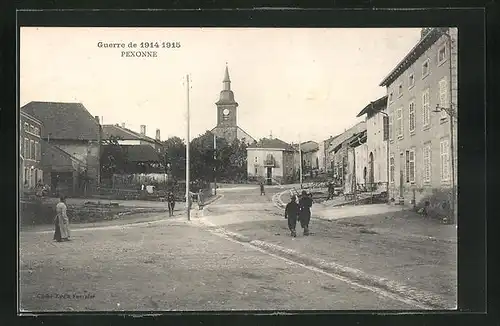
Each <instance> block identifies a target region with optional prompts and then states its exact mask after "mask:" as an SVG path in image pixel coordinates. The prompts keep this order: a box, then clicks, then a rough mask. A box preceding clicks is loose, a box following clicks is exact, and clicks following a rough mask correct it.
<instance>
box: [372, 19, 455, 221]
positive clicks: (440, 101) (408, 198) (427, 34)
mask: <svg viewBox="0 0 500 326" xmlns="http://www.w3.org/2000/svg"><path fill="white" fill-rule="evenodd" d="M457 42H458V39H457V29H456V28H424V29H422V31H421V38H420V40H419V41H418V43H417V44H416V45H415V46H414V47H413V48H412V49H411V50H410V52H409V53H408V54H407V55H406V56H405V57H404V58H403V59H402V60H401V62H400V63H398V64H397V66H396V67H395V68H394V69H393V70H392V71H391V72H390V73H389V74H388V75H387V77H385V78H384V79H383V81H382V82H381V83H380V86H385V87H386V88H387V96H388V104H387V107H388V113H389V137H390V196H391V197H392V198H393V199H394V200H395V201H396V202H399V203H402V204H403V203H404V204H406V203H414V204H416V205H417V206H420V205H426V206H427V207H428V210H431V211H435V212H437V213H441V214H445V215H447V214H449V213H450V208H451V206H450V205H451V203H452V202H454V203H455V204H456V196H453V199H452V194H453V192H452V186H454V187H455V189H456V181H455V180H457V178H456V177H457V175H456V166H457V161H456V159H457V153H456V146H453V144H454V143H455V144H456V139H457V138H456V137H457V129H456V122H457V112H458V111H457V109H458V102H457V49H458V44H457ZM441 108H444V109H443V110H442V109H441ZM450 109H451V111H450ZM448 113H451V115H450V114H448ZM452 119H453V122H454V128H453V130H452V129H451V126H450V122H452ZM452 134H453V137H452ZM453 156H454V160H453V161H452V157H453ZM453 170H454V173H453ZM455 212H456V210H455Z"/></svg>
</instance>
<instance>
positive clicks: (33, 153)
mask: <svg viewBox="0 0 500 326" xmlns="http://www.w3.org/2000/svg"><path fill="white" fill-rule="evenodd" d="M29 158H30V159H31V160H33V159H34V158H35V142H34V141H33V140H30V156H29Z"/></svg>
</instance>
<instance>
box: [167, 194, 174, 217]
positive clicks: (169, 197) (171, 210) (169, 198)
mask: <svg viewBox="0 0 500 326" xmlns="http://www.w3.org/2000/svg"><path fill="white" fill-rule="evenodd" d="M167 203H168V216H174V208H175V196H174V193H173V192H171V191H170V192H169V193H168V195H167Z"/></svg>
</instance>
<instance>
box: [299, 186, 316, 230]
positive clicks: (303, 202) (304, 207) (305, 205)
mask: <svg viewBox="0 0 500 326" xmlns="http://www.w3.org/2000/svg"><path fill="white" fill-rule="evenodd" d="M312 204H313V201H312V198H311V196H309V195H308V194H307V192H306V191H305V190H302V196H301V197H300V200H299V208H300V213H299V221H300V226H301V227H302V228H303V229H304V235H306V236H307V235H309V221H310V220H311V206H312Z"/></svg>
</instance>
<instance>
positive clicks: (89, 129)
mask: <svg viewBox="0 0 500 326" xmlns="http://www.w3.org/2000/svg"><path fill="white" fill-rule="evenodd" d="M21 111H23V112H24V113H27V114H29V115H31V116H33V117H35V118H36V119H38V120H39V121H41V122H42V124H43V130H42V133H41V138H42V139H43V140H44V141H46V142H47V143H48V144H49V145H50V146H56V147H58V149H60V150H62V151H64V152H65V153H66V154H68V155H70V156H71V157H72V160H70V161H71V162H81V164H80V165H79V166H80V168H82V165H83V168H82V169H83V170H84V172H83V173H80V172H78V173H79V174H78V176H79V177H78V178H75V173H76V168H75V169H72V170H71V171H67V169H66V167H65V168H64V170H61V171H57V170H56V167H57V166H58V165H59V163H61V164H62V163H64V164H65V165H67V164H66V162H69V161H68V160H63V161H60V162H59V161H58V162H54V163H53V164H52V163H51V160H52V155H51V154H50V155H49V154H48V153H43V154H44V155H45V154H47V155H48V156H47V157H45V158H44V162H45V163H44V166H47V167H48V166H52V168H51V170H50V173H49V172H47V173H49V174H50V176H49V175H47V177H46V180H45V183H47V184H49V185H50V186H51V188H52V189H53V190H55V191H56V192H57V191H58V190H57V189H59V188H61V187H62V186H64V189H68V190H67V191H68V192H70V193H71V192H78V191H79V190H81V189H88V188H89V187H93V186H96V185H98V184H99V183H100V180H101V178H100V173H101V167H100V153H101V138H102V127H101V125H100V122H99V117H93V116H92V115H91V114H90V113H89V111H88V110H87V109H86V108H85V106H84V105H83V104H81V103H60V102H37V101H33V102H30V103H28V104H26V105H24V106H23V107H22V108H21ZM55 157H56V156H54V159H55ZM72 164H73V163H72ZM82 180H85V184H84V185H81V184H82ZM63 191H64V192H65V194H68V192H66V190H63Z"/></svg>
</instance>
